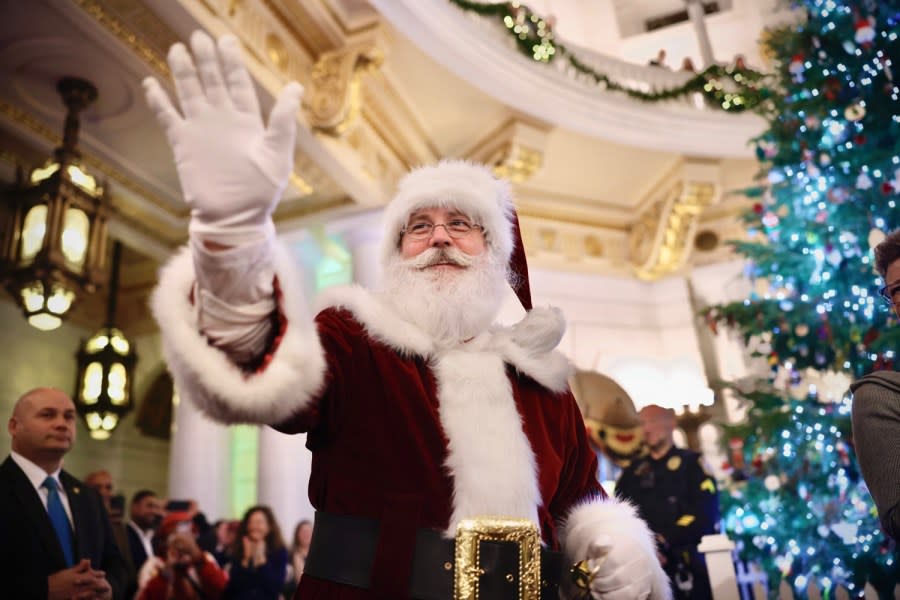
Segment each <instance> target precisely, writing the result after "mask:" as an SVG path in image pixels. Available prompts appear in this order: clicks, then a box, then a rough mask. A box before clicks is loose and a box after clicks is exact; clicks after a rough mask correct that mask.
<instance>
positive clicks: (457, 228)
mask: <svg viewBox="0 0 900 600" xmlns="http://www.w3.org/2000/svg"><path fill="white" fill-rule="evenodd" d="M436 227H443V228H444V231H446V232H447V235H449V236H450V237H452V238H453V239H455V240H458V239H461V238H464V237H466V236H468V235H469V234H470V233H472V231H473V230H476V229H480V230H482V231H484V227H482V226H481V225H476V224H475V223H470V222H469V221H466V220H465V219H452V220H450V221H447V222H446V223H428V222H426V221H421V222H419V223H412V224H411V225H407V226H406V227H404V228H403V229H402V230H401V231H400V236H401V237H402V236H404V235H406V236H409V237H410V239H413V240H419V241H421V240H427V239H428V238H430V237H431V236H432V235H433V234H434V229H435V228H436Z"/></svg>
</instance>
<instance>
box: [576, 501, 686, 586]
mask: <svg viewBox="0 0 900 600" xmlns="http://www.w3.org/2000/svg"><path fill="white" fill-rule="evenodd" d="M600 535H608V536H609V537H611V538H612V539H613V540H614V541H615V540H616V539H617V538H618V539H626V538H627V539H629V540H632V541H634V542H636V545H637V547H638V548H639V549H640V551H641V552H644V553H645V554H646V557H647V564H648V565H649V566H650V568H651V569H652V570H653V592H652V593H651V595H650V597H649V599H648V600H670V599H671V597H672V592H671V587H670V583H669V578H668V576H667V575H666V572H665V571H663V568H662V566H660V564H659V560H658V559H657V556H656V542H655V541H654V536H653V532H652V531H650V528H649V527H647V523H646V522H644V520H643V519H641V518H640V517H639V516H638V513H637V510H636V509H635V508H634V506H632V505H631V504H629V503H628V502H624V501H621V500H617V499H614V498H609V499H606V500H600V499H597V500H593V501H590V502H586V503H584V504H580V505H578V506H576V507H575V508H573V509H572V510H571V511H570V512H569V515H568V517H567V518H566V520H565V522H564V523H563V525H562V528H561V530H560V534H559V537H560V542H561V543H562V550H563V554H564V555H565V559H566V564H575V563H577V562H579V561H582V560H584V559H586V558H587V557H588V547H589V546H590V544H591V542H593V541H595V540H596V539H597V537H598V536H600Z"/></svg>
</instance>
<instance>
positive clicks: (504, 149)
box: [466, 119, 550, 183]
mask: <svg viewBox="0 0 900 600" xmlns="http://www.w3.org/2000/svg"><path fill="white" fill-rule="evenodd" d="M549 134H550V130H549V128H548V127H545V126H539V125H532V124H530V123H526V122H524V121H522V120H520V119H511V120H509V121H508V122H506V123H505V124H504V125H503V126H502V127H500V129H498V130H496V131H492V132H491V133H489V134H488V135H486V136H485V137H484V138H483V139H482V140H481V141H480V142H479V143H478V144H477V145H476V146H475V147H474V148H473V149H472V150H470V151H469V152H468V153H466V156H468V157H469V158H470V159H472V160H474V161H477V162H480V163H483V164H486V165H490V166H491V167H492V168H493V170H494V173H495V174H496V175H497V176H498V177H504V178H506V179H508V180H509V181H511V182H513V183H524V182H526V181H528V180H529V179H531V177H532V176H533V175H534V174H535V173H537V172H538V171H539V170H540V168H541V167H542V166H543V164H544V149H545V147H546V145H547V137H548V136H549Z"/></svg>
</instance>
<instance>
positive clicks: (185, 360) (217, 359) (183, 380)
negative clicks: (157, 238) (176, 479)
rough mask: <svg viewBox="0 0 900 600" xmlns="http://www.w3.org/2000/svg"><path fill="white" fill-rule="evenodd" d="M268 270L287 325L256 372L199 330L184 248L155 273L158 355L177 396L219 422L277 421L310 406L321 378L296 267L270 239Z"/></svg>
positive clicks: (320, 362)
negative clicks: (160, 351)
mask: <svg viewBox="0 0 900 600" xmlns="http://www.w3.org/2000/svg"><path fill="white" fill-rule="evenodd" d="M273 263H274V267H275V274H276V275H277V277H278V282H279V285H280V287H281V291H282V306H281V309H282V311H283V312H284V315H285V317H286V318H287V330H286V332H285V334H284V337H283V338H282V340H281V344H280V345H279V347H278V349H277V350H276V352H275V356H274V358H273V359H272V361H271V362H270V363H269V365H268V366H267V367H266V368H265V369H264V370H263V371H262V372H260V373H256V374H248V373H246V372H245V371H244V370H243V369H241V368H240V367H239V366H237V365H236V364H234V363H233V362H232V361H231V360H230V359H229V358H228V356H227V355H226V354H225V353H224V352H222V351H221V350H219V349H218V348H215V347H213V346H212V345H210V343H209V341H208V340H207V338H206V337H205V336H204V335H202V334H201V333H200V332H199V331H198V327H197V319H196V315H195V310H194V305H193V304H192V303H191V300H190V294H191V289H192V287H193V285H194V279H195V277H194V262H193V257H192V255H191V249H190V247H185V248H183V249H182V250H181V251H180V252H179V253H178V254H177V255H176V256H175V257H174V258H173V259H172V260H170V261H169V263H168V264H167V265H166V266H165V267H163V269H162V270H161V271H160V278H159V285H158V286H157V288H156V290H154V292H153V296H152V297H151V300H150V306H151V309H152V311H153V316H154V317H155V318H156V322H157V323H158V324H159V328H160V331H161V332H162V342H163V353H164V355H165V357H166V362H167V364H168V368H169V371H170V372H171V373H172V377H173V379H174V380H175V385H176V387H177V389H178V392H179V394H181V396H182V397H187V398H188V399H189V400H191V401H192V402H194V403H195V404H196V405H197V407H198V408H199V409H200V410H201V411H202V412H204V413H205V414H207V415H209V416H210V417H212V418H213V419H216V420H217V421H221V422H223V423H241V422H250V423H263V424H276V423H280V422H282V421H284V420H286V419H288V418H289V417H291V416H292V415H294V414H296V413H297V412H299V411H300V410H303V409H304V408H305V407H306V406H308V405H309V403H310V401H311V400H312V399H313V398H314V397H315V396H316V395H317V394H319V393H320V392H321V388H322V385H323V383H324V381H325V356H324V352H323V350H322V346H321V343H320V342H319V337H318V335H317V334H316V331H315V329H314V328H313V323H312V320H311V319H310V317H309V316H308V314H307V311H306V306H305V304H306V302H305V300H304V297H303V292H302V288H301V285H300V282H299V277H298V272H297V266H296V264H295V262H294V260H293V259H292V258H291V256H290V254H289V252H288V251H287V249H285V248H284V247H282V246H281V245H280V244H276V246H275V252H274V260H273Z"/></svg>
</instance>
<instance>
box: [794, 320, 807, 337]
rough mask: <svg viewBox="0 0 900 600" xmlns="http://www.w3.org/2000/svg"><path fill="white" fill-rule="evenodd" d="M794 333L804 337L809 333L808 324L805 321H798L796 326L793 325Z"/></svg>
mask: <svg viewBox="0 0 900 600" xmlns="http://www.w3.org/2000/svg"><path fill="white" fill-rule="evenodd" d="M794 333H795V334H796V335H797V337H806V336H807V335H808V334H809V325H807V324H806V323H800V324H799V325H797V326H796V327H794Z"/></svg>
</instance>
